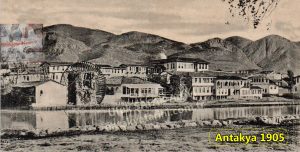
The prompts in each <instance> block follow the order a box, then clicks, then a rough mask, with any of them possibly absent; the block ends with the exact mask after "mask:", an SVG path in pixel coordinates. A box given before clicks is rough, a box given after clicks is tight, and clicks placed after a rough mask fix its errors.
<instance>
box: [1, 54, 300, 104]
mask: <svg viewBox="0 0 300 152" xmlns="http://www.w3.org/2000/svg"><path fill="white" fill-rule="evenodd" d="M72 64H74V63H68V62H43V63H5V64H2V65H1V66H2V67H1V87H2V91H5V90H10V91H11V90H14V92H17V93H15V95H16V94H18V93H20V92H21V93H23V97H24V98H26V101H27V104H29V105H31V106H52V105H53V106H60V105H61V106H63V105H67V104H70V103H72V104H75V105H83V104H87V103H89V104H90V103H94V104H97V101H98V100H97V98H98V97H99V96H97V92H99V89H96V88H97V86H98V85H97V82H98V81H97V80H96V79H93V78H94V77H95V75H96V74H95V73H92V71H89V72H86V71H85V70H80V69H82V68H84V67H80V69H79V70H77V73H75V74H74V71H72V72H70V71H71V70H68V69H69V68H70V66H71V65H72ZM209 64H210V63H209V62H207V61H205V60H202V59H193V58H184V57H169V58H167V59H160V60H152V61H151V62H150V63H148V64H121V65H119V66H111V65H103V64H94V69H99V70H100V71H101V75H102V76H103V77H104V78H105V97H104V100H109V101H124V102H141V101H145V102H147V101H152V100H154V99H155V98H161V97H169V98H171V97H176V98H181V99H184V101H200V100H225V99H227V100H229V99H262V98H263V97H264V96H280V95H282V94H284V93H287V92H288V91H287V85H288V84H287V82H286V81H284V77H285V76H284V75H283V74H281V73H277V72H274V71H259V70H256V69H249V70H238V71H213V70H210V68H209ZM75 77H76V82H75ZM78 77H80V81H78V80H77V79H78ZM72 79H74V81H72ZM294 79H295V83H296V85H295V86H294V88H293V91H294V92H298V93H299V91H300V86H299V84H300V83H299V79H300V76H296V77H295V78H294ZM91 90H92V91H91ZM2 94H3V93H2ZM24 98H20V99H22V100H24ZM84 100H86V101H84ZM91 100H93V102H90V101H91ZM98 103H99V102H98Z"/></svg>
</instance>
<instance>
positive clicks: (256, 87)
mask: <svg viewBox="0 0 300 152" xmlns="http://www.w3.org/2000/svg"><path fill="white" fill-rule="evenodd" d="M250 89H262V88H261V87H258V86H251V87H250Z"/></svg>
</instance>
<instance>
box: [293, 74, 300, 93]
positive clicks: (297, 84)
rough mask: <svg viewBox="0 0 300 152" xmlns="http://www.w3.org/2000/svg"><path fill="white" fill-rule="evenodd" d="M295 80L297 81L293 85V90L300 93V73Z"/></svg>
mask: <svg viewBox="0 0 300 152" xmlns="http://www.w3.org/2000/svg"><path fill="white" fill-rule="evenodd" d="M294 81H295V85H294V87H293V92H294V93H300V75H298V76H295V78H294Z"/></svg>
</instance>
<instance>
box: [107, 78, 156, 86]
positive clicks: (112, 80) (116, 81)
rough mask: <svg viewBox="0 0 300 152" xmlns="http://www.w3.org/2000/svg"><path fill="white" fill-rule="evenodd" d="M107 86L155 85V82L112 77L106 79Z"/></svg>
mask: <svg viewBox="0 0 300 152" xmlns="http://www.w3.org/2000/svg"><path fill="white" fill-rule="evenodd" d="M106 84H107V85H121V84H154V83H153V82H150V81H147V80H144V79H142V78H139V77H124V76H119V77H111V78H108V79H106Z"/></svg>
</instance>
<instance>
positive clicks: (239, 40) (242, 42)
mask: <svg viewBox="0 0 300 152" xmlns="http://www.w3.org/2000/svg"><path fill="white" fill-rule="evenodd" d="M225 41H227V42H230V43H232V44H233V45H235V46H237V47H238V48H240V49H243V48H244V47H245V46H247V45H249V44H250V43H251V42H253V41H252V40H249V39H246V38H243V37H240V36H232V37H228V38H226V39H225Z"/></svg>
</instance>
